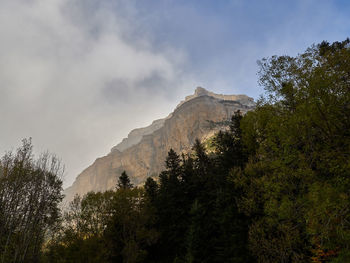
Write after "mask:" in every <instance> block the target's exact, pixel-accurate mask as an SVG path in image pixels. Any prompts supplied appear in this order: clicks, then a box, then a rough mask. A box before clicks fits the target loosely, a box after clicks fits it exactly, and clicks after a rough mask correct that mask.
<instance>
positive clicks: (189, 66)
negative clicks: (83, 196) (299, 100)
mask: <svg viewBox="0 0 350 263" xmlns="http://www.w3.org/2000/svg"><path fill="white" fill-rule="evenodd" d="M349 8H350V5H349V4H348V3H345V1H340V0H338V1H327V0H317V1H316V0H297V1H278V0H264V1H261V0H252V1H242V0H222V1H212V0H203V1H200V3H199V1H195V0H176V1H175V0H161V1H133V0H103V1H100V0H2V1H0V41H1V42H0V43H1V48H0V123H1V124H0V125H1V126H0V154H1V153H3V152H4V151H5V150H8V149H11V147H13V146H15V145H18V144H19V141H20V139H22V138H25V137H29V136H31V137H33V142H34V146H35V148H36V149H37V151H38V152H40V151H41V150H46V149H49V150H50V151H52V152H55V153H56V154H57V155H59V156H60V157H61V158H62V161H63V162H64V163H65V164H66V170H67V173H66V181H65V186H68V185H69V184H71V183H72V181H73V179H74V177H75V176H76V175H77V174H78V173H79V172H81V170H82V169H84V168H86V167H87V166H88V165H89V164H91V163H92V162H93V161H94V160H95V159H96V158H97V157H99V156H102V155H104V154H106V153H108V151H109V149H110V148H111V147H112V146H114V145H116V144H117V143H118V142H119V141H120V140H121V139H122V137H124V136H126V135H127V133H128V132H129V131H130V130H131V129H133V128H136V127H141V126H145V125H148V124H150V123H151V121H152V120H154V119H158V118H162V117H164V116H166V115H167V114H168V113H169V112H171V111H172V110H173V109H174V107H175V106H176V104H177V102H179V101H180V100H181V99H183V97H184V96H186V95H189V94H191V93H192V92H193V89H194V88H195V87H196V86H203V87H205V88H208V89H210V90H212V91H214V92H218V93H226V94H237V93H240V94H242V93H243V94H247V95H249V96H253V97H255V98H257V97H258V96H259V95H260V94H261V93H262V92H263V89H262V88H261V87H258V86H257V77H256V72H257V70H258V68H257V65H256V61H257V60H258V59H261V58H263V57H266V56H271V55H274V54H277V55H285V54H288V55H296V54H297V53H298V52H303V51H304V50H305V49H306V48H307V47H308V46H310V45H311V44H313V43H319V42H320V41H322V40H328V41H336V40H343V39H345V38H346V37H348V32H349V30H350V24H349V19H348V13H349V11H350V10H349Z"/></svg>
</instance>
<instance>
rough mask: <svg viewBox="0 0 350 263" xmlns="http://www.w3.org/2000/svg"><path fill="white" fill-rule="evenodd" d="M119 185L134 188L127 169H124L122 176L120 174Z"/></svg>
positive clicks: (120, 187) (121, 187)
mask: <svg viewBox="0 0 350 263" xmlns="http://www.w3.org/2000/svg"><path fill="white" fill-rule="evenodd" d="M117 187H118V188H119V189H131V188H133V184H132V183H130V178H129V176H128V175H127V174H126V172H125V171H123V172H122V174H121V176H119V179H118V184H117Z"/></svg>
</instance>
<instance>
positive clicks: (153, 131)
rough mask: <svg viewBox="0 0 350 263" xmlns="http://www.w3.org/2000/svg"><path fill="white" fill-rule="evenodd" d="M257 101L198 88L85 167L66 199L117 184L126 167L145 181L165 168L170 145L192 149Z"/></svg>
mask: <svg viewBox="0 0 350 263" xmlns="http://www.w3.org/2000/svg"><path fill="white" fill-rule="evenodd" d="M254 105H255V104H254V101H253V99H252V98H249V97H247V96H245V95H221V94H214V93H211V92H208V91H206V90H205V89H203V88H197V89H196V91H195V94H194V95H192V96H188V97H186V100H185V101H182V102H181V103H180V104H179V105H178V106H177V107H176V109H175V110H174V112H173V113H171V114H170V115H169V116H168V117H167V118H165V119H161V120H157V121H154V122H153V123H152V124H151V125H150V126H148V127H146V128H141V129H136V130H133V131H132V132H130V134H129V136H128V138H125V139H124V140H123V141H122V142H121V143H120V144H118V145H117V146H115V147H113V148H112V150H111V152H110V153H109V154H108V155H106V156H104V157H101V158H98V159H97V160H96V161H95V162H94V163H93V164H92V165H91V166H89V167H88V168H86V169H85V170H84V171H83V172H82V173H81V174H79V176H78V177H77V179H76V180H75V182H74V183H73V185H72V186H71V187H69V188H67V189H66V190H65V194H66V200H67V201H69V200H72V198H73V196H74V195H75V194H79V195H84V194H86V193H87V192H89V191H105V190H108V189H112V188H114V187H115V185H116V181H117V178H118V176H120V174H121V172H122V171H124V170H125V171H126V172H127V174H128V175H129V176H130V178H131V180H132V182H133V183H134V184H136V185H138V184H141V183H143V182H145V181H146V179H147V177H149V176H152V175H157V174H158V173H159V172H160V171H161V170H163V169H164V161H165V157H166V156H167V153H168V151H169V150H170V149H171V148H172V149H174V150H175V151H176V152H178V153H180V152H187V151H189V150H190V149H191V147H192V145H193V143H194V141H195V139H196V138H198V139H200V140H204V139H206V138H208V137H210V136H212V135H213V134H214V133H215V132H217V131H219V130H222V129H225V128H226V127H227V121H228V120H230V118H231V116H232V115H233V114H234V112H235V111H236V110H240V111H241V112H243V113H246V112H247V111H249V110H251V109H253V108H254Z"/></svg>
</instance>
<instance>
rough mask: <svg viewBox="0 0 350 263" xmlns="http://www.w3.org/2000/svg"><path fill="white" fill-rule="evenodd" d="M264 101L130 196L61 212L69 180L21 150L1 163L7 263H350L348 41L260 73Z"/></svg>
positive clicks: (80, 201) (3, 259) (2, 262)
mask: <svg viewBox="0 0 350 263" xmlns="http://www.w3.org/2000/svg"><path fill="white" fill-rule="evenodd" d="M258 64H259V72H258V81H259V85H261V86H263V87H264V89H265V93H264V94H263V95H262V96H261V98H260V99H259V101H258V103H257V106H256V109H255V110H254V111H250V112H248V113H247V114H245V115H244V116H243V115H242V114H241V113H240V112H239V111H237V112H236V113H235V115H234V116H232V120H231V122H230V127H229V129H227V130H226V131H221V132H219V133H217V134H216V135H215V136H214V137H213V138H211V139H210V140H209V141H205V142H200V141H198V140H197V141H196V142H195V143H194V145H193V149H192V152H190V153H188V154H181V153H176V152H174V151H173V150H170V151H169V153H168V155H167V156H164V160H165V170H164V171H163V172H161V173H160V174H159V176H158V177H157V178H151V177H149V178H148V179H147V181H146V183H145V185H144V186H142V187H136V186H133V184H132V183H131V181H130V178H129V177H128V175H127V173H126V172H123V173H122V174H121V175H119V178H118V184H117V185H116V186H115V189H113V190H110V191H106V192H103V193H101V192H96V193H95V192H90V193H88V194H87V195H85V196H84V197H82V198H80V197H78V196H77V197H76V198H75V199H74V200H73V201H72V202H71V203H70V204H69V207H68V208H66V209H64V210H61V209H60V202H61V200H62V199H63V195H62V174H63V169H62V166H61V164H60V162H59V159H58V158H57V157H55V156H53V155H50V154H48V153H44V154H42V155H41V156H39V157H38V158H35V156H33V150H32V143H31V141H30V140H23V144H22V146H21V147H20V148H19V149H18V150H17V151H16V152H14V153H13V152H9V153H7V154H5V155H4V157H2V159H1V161H0V263H12V262H14V263H15V262H16V263H17V262H18V263H21V262H43V263H48V262H50V263H63V262H67V263H68V262H69V263H73V262H76V263H89V262H91V263H93V262H96V263H97V262H123V263H124V262H125V263H136V262H146V263H148V262H149V263H219V262H225V263H228V262H232V263H235V262H237V263H249V262H260V263H269V262H272V263H274V262H282V263H289V262H332V263H336V262H339V263H341V262H342V263H344V262H345V263H346V262H350V40H349V39H347V40H345V41H342V42H334V43H328V42H325V41H324V42H322V43H320V44H317V45H312V46H311V47H309V48H308V49H307V50H306V51H305V52H304V53H302V54H299V55H297V56H295V57H290V56H272V57H269V58H264V59H262V60H260V61H259V62H258Z"/></svg>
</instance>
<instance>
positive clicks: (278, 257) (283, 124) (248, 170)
mask: <svg viewBox="0 0 350 263" xmlns="http://www.w3.org/2000/svg"><path fill="white" fill-rule="evenodd" d="M349 43H350V41H349V40H346V41H343V42H335V43H333V44H329V43H326V42H323V43H321V44H320V45H314V46H312V47H311V48H309V49H307V50H306V51H305V52H304V53H302V54H300V55H298V56H296V57H289V56H279V57H278V56H273V57H271V58H267V59H263V60H262V61H261V62H260V72H259V76H260V84H261V85H263V86H264V88H265V90H266V96H265V97H264V98H263V99H262V100H261V101H260V102H259V103H258V106H257V108H256V110H255V111H254V112H249V113H247V114H246V116H245V117H244V118H243V119H242V124H241V127H242V131H243V132H242V137H243V141H244V143H245V145H246V146H247V148H248V149H250V150H252V152H255V154H254V155H252V156H250V161H249V163H248V164H247V165H246V167H245V168H244V170H243V171H241V172H239V171H238V172H236V173H235V174H234V175H233V178H234V179H233V180H234V182H235V185H236V186H239V187H241V189H242V192H243V193H244V195H243V196H242V197H241V198H240V201H239V207H240V208H241V209H242V211H245V212H246V213H247V215H249V216H250V217H252V221H253V222H252V224H251V226H250V230H249V239H250V241H249V243H250V247H251V250H252V252H253V253H254V254H255V255H256V256H257V258H258V260H259V261H260V262H304V261H310V260H311V258H317V255H318V254H319V253H318V252H317V255H316V254H315V253H316V252H315V251H319V250H321V251H323V252H324V253H323V254H324V255H331V256H329V258H327V260H330V259H331V257H332V258H333V259H334V258H335V257H338V258H337V260H338V261H339V260H340V261H339V262H341V261H342V260H344V259H345V258H346V255H349V245H348V244H349V241H350V240H349V237H350V232H349V227H350V225H349V223H348V222H349V221H348V220H349V219H350V213H349V211H350V202H349V200H350V192H349V189H350V179H349V178H350V174H349V169H348V168H349V167H350V166H349V165H350V158H349V149H350V133H349V130H350V118H349V116H350V107H349V101H350V92H349V91H350V73H349V72H350V64H349V63H348V61H349V60H350V48H349ZM327 251H333V252H334V253H327ZM344 255H345V256H344ZM324 260H325V259H324Z"/></svg>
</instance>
